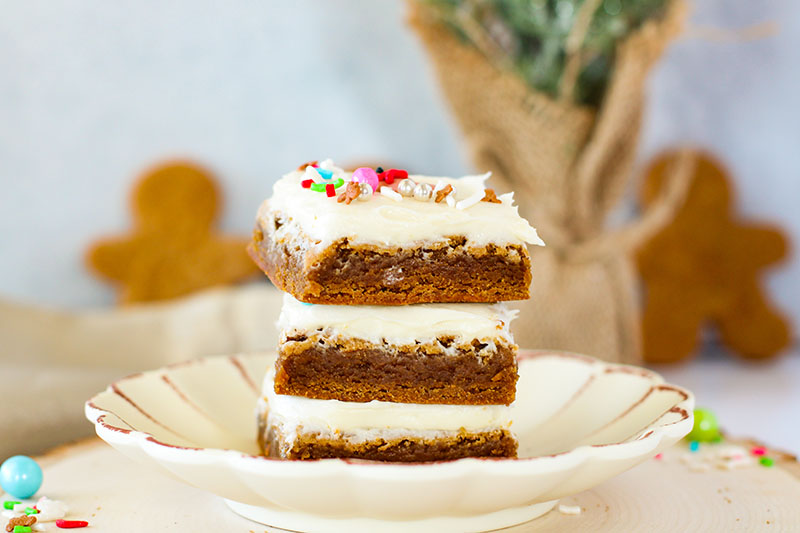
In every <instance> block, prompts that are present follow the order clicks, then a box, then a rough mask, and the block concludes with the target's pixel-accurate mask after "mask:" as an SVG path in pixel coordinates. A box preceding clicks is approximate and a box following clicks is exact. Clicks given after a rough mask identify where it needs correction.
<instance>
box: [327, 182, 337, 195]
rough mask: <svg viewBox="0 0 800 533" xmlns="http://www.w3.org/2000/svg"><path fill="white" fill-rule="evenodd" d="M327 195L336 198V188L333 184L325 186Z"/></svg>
mask: <svg viewBox="0 0 800 533" xmlns="http://www.w3.org/2000/svg"><path fill="white" fill-rule="evenodd" d="M325 194H327V195H328V198H330V197H332V196H336V187H334V186H333V183H328V184H327V185H325Z"/></svg>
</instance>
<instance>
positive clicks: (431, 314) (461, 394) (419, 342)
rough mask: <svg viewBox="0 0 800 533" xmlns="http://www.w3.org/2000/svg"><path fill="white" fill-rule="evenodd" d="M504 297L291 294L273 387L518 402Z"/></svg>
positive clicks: (408, 399)
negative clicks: (400, 302)
mask: <svg viewBox="0 0 800 533" xmlns="http://www.w3.org/2000/svg"><path fill="white" fill-rule="evenodd" d="M515 316H516V311H512V310H510V309H508V308H507V307H506V306H505V304H502V303H497V304H417V305H412V306H369V305H314V304H305V303H302V302H299V301H297V300H296V299H295V298H293V297H292V296H290V295H288V294H286V295H284V302H283V308H282V310H281V315H280V318H279V319H278V327H279V328H280V331H281V338H280V344H279V346H278V360H277V363H276V371H277V372H276V377H275V391H276V392H277V393H279V394H291V395H297V396H305V397H307V398H317V399H325V400H328V399H333V400H342V401H347V402H368V401H371V400H380V401H386V402H405V403H422V404H471V405H476V404H505V405H508V404H510V403H511V402H513V401H514V395H515V390H516V383H517V362H516V354H517V345H516V344H514V340H513V337H512V335H511V332H510V331H509V323H510V322H511V321H512V320H513V318H514V317H515Z"/></svg>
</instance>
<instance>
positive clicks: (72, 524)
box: [56, 519, 89, 529]
mask: <svg viewBox="0 0 800 533" xmlns="http://www.w3.org/2000/svg"><path fill="white" fill-rule="evenodd" d="M56 525H57V526H58V527H60V528H61V529H75V528H78V527H86V526H88V525H89V522H87V521H86V520H63V519H61V520H56Z"/></svg>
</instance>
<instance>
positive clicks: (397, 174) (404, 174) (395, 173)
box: [380, 168, 408, 185]
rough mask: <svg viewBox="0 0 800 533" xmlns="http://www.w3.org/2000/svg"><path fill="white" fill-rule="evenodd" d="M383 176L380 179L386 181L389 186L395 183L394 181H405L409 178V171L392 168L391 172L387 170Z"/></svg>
mask: <svg viewBox="0 0 800 533" xmlns="http://www.w3.org/2000/svg"><path fill="white" fill-rule="evenodd" d="M381 174H383V175H382V176H380V177H381V178H383V181H385V182H386V183H387V184H388V185H391V184H392V183H394V180H404V179H406V178H408V171H407V170H401V169H398V168H390V169H389V170H387V171H386V172H382V173H381Z"/></svg>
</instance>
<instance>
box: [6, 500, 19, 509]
mask: <svg viewBox="0 0 800 533" xmlns="http://www.w3.org/2000/svg"><path fill="white" fill-rule="evenodd" d="M18 503H22V502H12V501H11V500H8V501H5V502H3V508H4V509H11V510H13V509H14V506H15V505H17V504H18Z"/></svg>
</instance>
